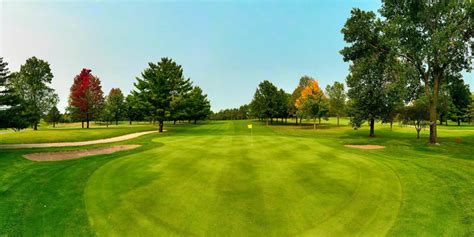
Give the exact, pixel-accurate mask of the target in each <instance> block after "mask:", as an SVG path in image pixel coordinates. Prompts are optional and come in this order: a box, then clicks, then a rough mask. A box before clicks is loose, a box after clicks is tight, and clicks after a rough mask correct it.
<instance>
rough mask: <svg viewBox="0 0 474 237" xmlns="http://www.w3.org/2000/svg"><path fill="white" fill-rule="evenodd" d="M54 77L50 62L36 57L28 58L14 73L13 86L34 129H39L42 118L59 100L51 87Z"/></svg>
mask: <svg viewBox="0 0 474 237" xmlns="http://www.w3.org/2000/svg"><path fill="white" fill-rule="evenodd" d="M52 79H53V74H52V73H51V68H50V67H49V63H48V62H46V61H44V60H41V59H38V58H36V57H31V58H29V59H27V60H26V63H25V64H23V65H21V67H20V71H19V72H18V73H14V74H13V75H12V78H11V82H10V83H11V87H12V88H13V90H14V91H15V93H16V94H17V96H19V97H20V98H21V102H22V104H23V109H24V111H25V115H24V116H25V118H26V120H27V121H28V123H29V124H30V125H32V126H33V128H34V130H37V129H38V124H39V122H40V119H41V118H42V117H43V116H44V115H45V113H46V112H47V111H49V110H50V109H51V108H52V107H53V106H55V105H56V104H57V102H58V100H59V98H58V95H57V94H56V93H55V92H54V89H53V88H51V87H49V86H50V84H51V81H52Z"/></svg>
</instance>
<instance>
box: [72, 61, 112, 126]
mask: <svg viewBox="0 0 474 237" xmlns="http://www.w3.org/2000/svg"><path fill="white" fill-rule="evenodd" d="M91 72H92V70H90V69H86V68H84V69H82V70H81V72H80V73H79V75H77V76H76V77H75V78H74V83H73V84H72V86H71V92H70V95H69V111H70V112H71V113H72V114H74V116H75V117H77V118H79V119H80V120H81V121H82V127H84V121H86V122H87V128H89V121H90V120H91V119H93V118H94V116H98V115H99V114H100V112H101V109H102V105H103V102H104V93H103V92H102V86H101V85H100V80H99V78H98V77H96V76H94V75H92V73H91Z"/></svg>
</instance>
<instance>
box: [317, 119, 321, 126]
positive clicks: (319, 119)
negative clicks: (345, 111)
mask: <svg viewBox="0 0 474 237" xmlns="http://www.w3.org/2000/svg"><path fill="white" fill-rule="evenodd" d="M318 119H319V122H318V123H319V125H321V117H319V118H318Z"/></svg>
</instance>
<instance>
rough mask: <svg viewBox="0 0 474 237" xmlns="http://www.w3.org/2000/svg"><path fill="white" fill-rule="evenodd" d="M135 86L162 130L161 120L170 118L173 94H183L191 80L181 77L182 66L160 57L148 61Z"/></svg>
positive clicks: (188, 87)
mask: <svg viewBox="0 0 474 237" xmlns="http://www.w3.org/2000/svg"><path fill="white" fill-rule="evenodd" d="M148 66H149V67H148V68H147V69H145V70H144V71H143V72H142V74H141V78H137V82H136V83H135V87H136V88H137V90H138V92H137V96H138V97H139V98H140V100H142V101H144V102H145V103H147V105H148V106H149V107H150V117H151V118H153V119H156V120H157V121H158V122H159V131H160V132H163V122H164V121H165V120H168V119H170V118H172V115H173V114H172V106H171V101H172V99H173V96H179V95H182V94H185V92H186V91H189V89H190V88H191V80H190V79H185V78H184V77H183V68H182V67H181V65H178V64H177V63H176V62H174V61H173V60H172V59H169V58H162V59H161V61H160V62H158V63H156V64H155V63H149V64H148Z"/></svg>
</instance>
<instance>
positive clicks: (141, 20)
mask: <svg viewBox="0 0 474 237" xmlns="http://www.w3.org/2000/svg"><path fill="white" fill-rule="evenodd" d="M0 4H1V5H0V10H1V18H0V22H1V24H0V27H1V41H0V55H1V56H3V57H4V60H6V61H7V62H8V63H9V66H10V71H16V70H18V69H19V67H20V65H21V64H23V63H24V62H25V60H26V59H27V58H28V57H31V56H37V57H39V58H42V59H44V60H47V61H48V62H49V63H50V64H51V68H52V71H53V74H54V76H55V77H54V79H53V83H52V86H53V87H54V88H55V89H56V90H57V92H58V94H59V96H60V100H61V101H60V103H59V106H58V107H59V108H60V109H61V110H63V108H64V107H65V106H66V105H67V97H68V95H69V88H70V86H71V84H72V82H73V78H74V76H75V75H76V74H78V73H79V72H80V70H81V69H82V68H90V69H92V72H93V74H95V75H97V76H98V77H99V78H100V79H101V81H102V86H103V90H104V93H108V92H109V90H110V89H111V88H112V87H119V88H121V89H122V90H123V91H124V93H128V92H129V91H130V90H132V89H133V88H134V87H133V83H134V81H135V77H137V76H139V75H140V73H141V72H142V71H143V69H145V68H146V66H147V63H148V62H157V61H159V60H160V58H161V57H171V58H173V59H174V60H175V61H177V62H178V63H179V64H181V65H182V66H183V68H184V73H185V76H186V77H190V78H191V79H192V80H193V81H194V84H195V85H198V86H200V87H201V88H203V90H204V91H205V93H207V94H208V96H209V98H210V100H211V105H212V109H213V110H215V111H216V110H219V109H223V108H229V107H238V106H240V105H242V104H245V103H248V102H250V100H251V99H252V95H253V93H254V92H255V88H256V87H257V85H258V83H260V82H261V81H263V80H270V81H272V82H273V83H274V84H275V85H276V86H278V87H280V88H283V89H284V90H286V91H288V92H291V91H292V90H293V89H294V88H295V86H296V85H297V83H298V80H299V78H300V77H301V76H302V75H309V76H312V77H314V78H316V79H317V80H318V81H319V82H320V85H321V86H323V87H325V86H326V85H327V84H329V83H332V82H333V81H336V80H337V81H344V80H345V77H346V75H347V73H348V64H347V63H344V62H343V61H342V57H341V55H340V54H339V50H341V49H342V48H343V47H344V41H343V37H342V34H341V33H340V29H341V28H342V26H343V25H344V22H345V21H346V19H347V17H348V16H349V12H350V9H351V8H353V7H359V8H362V9H365V10H376V9H378V8H379V6H380V1H368V0H367V1H349V0H333V1H331V0H327V1H289V0H288V1H161V2H159V1H139V2H134V1H121V2H119V3H117V2H115V3H113V2H107V1H54V2H48V1H41V2H38V1H36V2H24V1H20V2H18V1H2V2H1V3H0ZM470 77H471V79H468V81H469V80H471V81H472V74H471V75H470Z"/></svg>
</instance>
